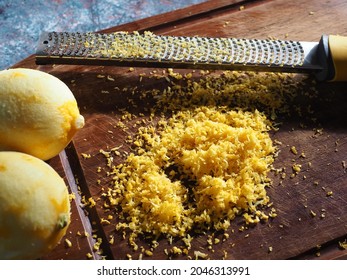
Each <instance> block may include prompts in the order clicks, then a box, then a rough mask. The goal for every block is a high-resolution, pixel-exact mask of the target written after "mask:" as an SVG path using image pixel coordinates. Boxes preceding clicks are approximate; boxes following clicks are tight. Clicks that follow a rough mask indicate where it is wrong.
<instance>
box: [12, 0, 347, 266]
mask: <svg viewBox="0 0 347 280" xmlns="http://www.w3.org/2000/svg"><path fill="white" fill-rule="evenodd" d="M120 30H122V31H133V30H138V31H144V30H151V31H153V32H154V33H156V34H163V35H164V34H165V35H187V36H194V35H199V36H210V37H243V38H259V39H262V38H268V37H269V36H271V37H275V38H278V39H292V40H303V41H310V40H311V41H318V40H319V39H320V37H321V35H322V34H341V35H347V3H346V1H344V0H330V1H327V0H302V1H287V0H273V1H269V0H264V1H237V0H231V1H222V0H220V1H207V2H206V3H203V4H199V5H196V6H193V7H189V8H186V9H182V10H178V11H175V12H170V13H167V14H164V15H158V16H154V17H151V18H148V19H143V20H139V21H137V22H133V23H129V24H125V25H122V26H117V27H114V28H110V29H107V30H105V31H104V32H114V31H120ZM13 67H28V68H34V69H39V70H42V71H46V72H49V73H51V74H53V75H55V76H57V77H59V78H60V79H62V80H63V81H64V82H66V83H67V85H69V87H70V88H71V90H72V91H73V93H74V94H75V96H76V99H77V101H78V103H79V106H80V108H81V113H82V114H83V115H84V117H85V119H86V126H85V127H84V128H83V129H82V130H81V131H80V132H78V134H77V135H76V136H75V137H74V139H73V141H72V143H71V144H70V145H69V146H68V147H67V148H66V149H65V151H63V152H61V154H60V155H59V156H58V157H56V158H54V159H52V160H50V161H49V163H50V164H51V165H52V166H53V167H54V168H55V169H56V170H57V171H58V172H59V173H60V174H61V175H62V176H63V177H64V178H65V180H66V183H67V185H68V187H69V189H70V192H73V193H74V194H75V196H76V198H75V199H74V200H73V201H72V224H71V225H70V228H69V231H68V233H67V235H66V236H65V238H64V239H63V240H62V242H61V244H60V245H59V246H57V247H56V248H55V249H54V251H52V252H51V253H50V254H48V255H47V256H45V257H44V259H86V258H91V259H100V258H102V257H105V258H107V259H124V258H126V254H131V255H132V256H133V258H140V257H143V258H145V259H151V258H152V259H165V258H167V256H166V255H165V253H164V249H165V248H167V247H168V244H167V241H165V240H162V241H161V242H160V245H159V247H158V248H157V249H156V250H155V252H154V254H153V256H151V257H149V256H146V255H145V254H142V253H141V250H140V249H139V250H137V251H136V252H134V251H132V249H131V248H130V247H129V245H128V244H127V241H126V240H124V239H123V238H122V236H120V235H119V234H117V233H116V232H115V230H114V228H115V224H116V223H117V219H116V218H114V219H111V220H110V224H105V223H103V222H101V218H104V217H105V215H107V214H105V211H104V210H103V208H102V200H100V197H101V194H102V192H103V191H104V190H105V189H106V188H107V186H108V185H109V184H110V179H109V178H107V177H106V176H101V174H102V172H101V173H99V172H97V169H98V167H99V166H100V167H102V168H104V167H105V166H106V162H105V158H104V157H103V156H102V155H101V154H100V152H99V151H100V149H103V150H105V151H106V150H108V149H109V148H110V147H117V146H122V148H121V149H120V152H122V153H124V152H126V151H129V150H130V147H129V145H127V144H126V138H127V134H128V133H129V134H130V135H132V134H134V133H135V129H129V130H128V132H127V133H125V132H124V131H123V130H121V129H120V128H117V126H116V125H115V124H116V123H117V122H118V120H119V119H120V116H121V115H120V114H119V112H117V111H116V110H115V108H117V107H121V106H127V105H129V104H127V102H128V101H127V99H126V98H125V97H124V91H122V89H124V88H125V87H129V86H131V87H135V86H138V87H139V88H141V87H143V88H147V89H150V88H151V87H158V88H160V87H162V86H163V85H162V84H161V83H164V82H163V81H162V80H158V81H155V80H153V79H143V80H142V81H141V82H140V78H139V75H140V74H141V73H147V74H148V73H149V72H150V71H153V70H154V69H143V68H141V69H140V68H136V69H135V71H129V68H117V67H101V66H100V67H99V66H65V65H60V66H36V65H35V62H34V56H31V57H28V58H27V59H25V60H23V61H21V62H19V63H18V64H16V65H14V66H13ZM177 71H179V70H177ZM314 87H315V88H316V90H317V91H318V94H319V96H320V98H317V100H312V104H311V105H312V106H314V107H315V113H314V116H313V117H314V118H316V119H317V122H315V123H316V124H317V123H319V126H317V125H306V124H304V125H303V122H304V121H303V119H304V117H303V118H302V119H301V118H288V119H284V120H283V124H282V125H281V127H280V129H279V130H278V131H277V132H274V133H272V137H273V138H274V139H277V140H278V141H281V142H282V145H281V152H280V153H279V156H278V158H277V159H276V161H275V167H286V169H287V170H290V169H291V166H292V165H293V162H294V161H295V162H297V163H300V164H301V165H302V166H303V168H302V172H301V173H300V176H296V177H295V178H290V176H287V177H286V178H284V179H280V178H278V176H277V177H276V176H274V174H272V175H271V176H273V178H272V179H273V187H272V188H270V189H269V190H268V195H269V197H270V199H271V201H272V202H273V203H274V207H275V208H276V210H277V214H278V216H277V217H276V218H274V219H271V220H269V221H268V222H267V223H261V224H257V225H256V226H254V227H251V228H249V229H248V230H247V231H238V230H235V232H234V233H232V235H231V236H230V238H228V239H227V240H226V241H225V242H221V243H219V244H216V245H215V246H214V251H213V252H212V251H211V250H209V249H208V244H207V241H206V236H198V237H196V238H195V240H194V242H193V245H192V246H193V250H199V251H201V252H205V253H208V255H209V257H210V258H212V259H221V258H223V257H225V256H226V257H227V258H228V259H291V258H294V259H347V251H346V250H342V249H341V248H340V247H341V246H339V242H343V241H344V240H345V238H347V235H346V231H347V215H346V213H347V194H346V191H347V172H346V168H345V166H344V162H347V127H346V122H345V112H346V110H347V84H346V83H335V84H333V83H321V84H317V85H315V86H314ZM323 96H324V98H323ZM325 97H326V98H325ZM134 99H136V97H134ZM298 102H300V101H298ZM138 105H139V107H133V110H134V112H141V110H143V107H141V105H143V104H141V103H139V104H138ZM291 105H293V106H295V103H293V104H291ZM291 146H295V147H296V148H297V150H298V151H300V153H301V152H305V155H306V157H300V156H299V155H294V154H293V153H292V152H291V151H290V147H291ZM83 154H84V155H91V157H90V158H85V157H84V156H83ZM122 160H124V158H123V159H122V158H119V159H116V161H118V162H121V161H122ZM98 180H100V183H97V182H98ZM280 181H282V183H280ZM329 194H332V195H329ZM90 197H92V198H93V199H94V201H96V206H95V207H89V206H86V207H81V204H82V202H81V199H86V200H88V198H90ZM314 214H316V216H315V215H314ZM238 222H239V221H237V220H236V221H235V223H238ZM233 228H234V229H237V228H238V227H237V224H236V225H235V226H233ZM85 233H87V234H85ZM210 234H212V233H210ZM111 235H113V236H114V242H113V244H110V242H109V241H110V239H111V238H110V236H111ZM217 235H218V233H216V236H217ZM98 238H99V239H98ZM65 239H68V240H69V241H71V243H72V246H71V247H69V246H67V245H68V244H67V243H66V242H65ZM100 240H102V243H101V245H100V248H101V249H102V253H101V254H100V253H98V252H97V251H98V250H96V249H95V248H93V246H95V244H96V245H98V242H99V241H100ZM174 242H175V241H174ZM143 244H145V243H143ZM177 244H178V243H177ZM144 246H145V245H144ZM269 248H271V249H272V250H270V249H269ZM225 251H226V252H227V255H225ZM190 256H191V255H190ZM176 258H183V259H185V258H187V256H184V255H180V256H177V257H176Z"/></svg>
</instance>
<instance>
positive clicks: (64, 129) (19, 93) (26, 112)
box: [0, 68, 84, 160]
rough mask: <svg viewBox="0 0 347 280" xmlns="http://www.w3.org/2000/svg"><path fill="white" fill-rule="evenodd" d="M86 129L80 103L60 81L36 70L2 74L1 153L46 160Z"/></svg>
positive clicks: (0, 83)
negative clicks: (21, 153) (6, 152)
mask: <svg viewBox="0 0 347 280" xmlns="http://www.w3.org/2000/svg"><path fill="white" fill-rule="evenodd" d="M83 126H84V118H83V116H82V115H80V112H79V109H78V106H77V101H76V99H75V97H74V95H73V93H72V92H71V90H70V89H69V88H68V86H67V85H66V84H65V83H64V82H63V81H61V80H60V79H58V78H56V77H55V76H53V75H51V74H48V73H45V72H42V71H39V70H33V69H25V68H15V69H9V70H3V71H0V151H5V150H10V151H18V152H24V153H27V154H31V155H33V156H35V157H38V158H40V159H42V160H47V159H50V158H52V157H54V156H56V155H57V154H58V153H59V152H60V151H61V150H63V149H64V148H65V147H66V146H67V144H68V143H69V142H70V141H71V139H72V137H73V136H74V134H75V133H76V132H77V131H78V130H79V129H80V128H82V127H83Z"/></svg>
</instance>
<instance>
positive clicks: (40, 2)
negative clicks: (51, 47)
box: [0, 0, 204, 70]
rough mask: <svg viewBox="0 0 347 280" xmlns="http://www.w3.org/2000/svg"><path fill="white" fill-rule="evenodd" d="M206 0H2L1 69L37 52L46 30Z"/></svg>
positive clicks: (100, 23) (102, 23)
mask: <svg viewBox="0 0 347 280" xmlns="http://www.w3.org/2000/svg"><path fill="white" fill-rule="evenodd" d="M201 2H204V1H203V0H185V1H181V0H118V1H112V0H75V1H67V0H52V1H47V0H32V1H22V0H0V70H2V69H6V68H8V67H10V66H11V65H13V64H15V63H16V62H18V61H20V60H22V59H24V58H26V57H27V56H29V55H31V54H33V53H34V52H35V49H36V44H37V40H38V38H39V35H40V33H41V32H42V31H53V30H54V31H82V32H85V31H97V30H101V29H105V28H109V27H112V26H117V25H120V24H123V23H126V22H131V21H134V20H138V19H141V18H145V17H149V16H152V15H156V14H160V13H164V12H168V11H172V10H175V9H179V8H182V7H186V6H189V5H192V4H197V3H201Z"/></svg>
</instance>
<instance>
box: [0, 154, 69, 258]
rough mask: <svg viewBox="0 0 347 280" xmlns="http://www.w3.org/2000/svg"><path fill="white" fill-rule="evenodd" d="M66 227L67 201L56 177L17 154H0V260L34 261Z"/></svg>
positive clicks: (44, 166) (50, 170)
mask: <svg viewBox="0 0 347 280" xmlns="http://www.w3.org/2000/svg"><path fill="white" fill-rule="evenodd" d="M69 223H70V200H69V194H68V190H67V187H66V185H65V183H64V180H63V179H62V178H61V177H60V176H59V174H58V173H57V172H56V171H55V170H54V169H53V168H52V167H51V166H50V165H48V164H47V163H45V162H44V161H42V160H40V159H38V158H36V157H33V156H31V155H28V154H24V153H20V152H0V259H37V258H39V257H41V256H42V255H43V254H45V253H47V252H49V251H50V250H52V249H53V248H54V247H55V246H56V245H57V244H58V243H59V241H60V240H61V238H62V237H63V236H64V235H65V233H66V230H67V228H68V225H69Z"/></svg>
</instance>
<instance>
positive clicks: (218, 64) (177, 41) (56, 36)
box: [36, 32, 324, 72]
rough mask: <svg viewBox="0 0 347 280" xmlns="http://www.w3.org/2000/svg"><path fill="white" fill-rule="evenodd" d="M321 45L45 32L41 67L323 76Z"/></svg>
mask: <svg viewBox="0 0 347 280" xmlns="http://www.w3.org/2000/svg"><path fill="white" fill-rule="evenodd" d="M318 46H319V44H318V42H298V41H286V40H270V39H265V40H259V39H238V38H210V37H197V36H195V37H185V36H160V35H154V34H153V33H151V32H144V33H143V34H139V33H138V32H132V33H128V32H115V33H110V34H102V33H92V32H90V33H79V32H76V33H75V32H45V33H43V34H42V35H41V37H40V41H39V46H38V49H37V52H36V63H37V64H86V65H88V64H93V65H116V66H132V67H134V66H140V67H172V68H198V69H222V70H226V69H228V70H236V69H241V70H253V71H282V72H319V71H322V70H323V68H324V67H323V66H322V65H320V64H319V61H318V57H317V49H318Z"/></svg>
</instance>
